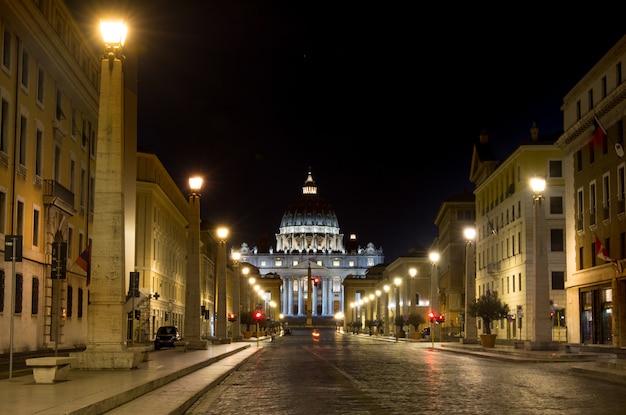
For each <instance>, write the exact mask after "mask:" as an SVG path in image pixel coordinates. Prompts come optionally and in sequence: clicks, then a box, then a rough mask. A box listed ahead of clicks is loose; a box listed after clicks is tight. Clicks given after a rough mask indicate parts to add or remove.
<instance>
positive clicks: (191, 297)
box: [183, 176, 209, 350]
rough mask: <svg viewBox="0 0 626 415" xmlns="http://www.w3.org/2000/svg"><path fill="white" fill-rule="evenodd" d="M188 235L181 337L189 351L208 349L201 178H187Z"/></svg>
mask: <svg viewBox="0 0 626 415" xmlns="http://www.w3.org/2000/svg"><path fill="white" fill-rule="evenodd" d="M189 189H190V193H189V234H188V245H187V246H188V248H187V250H188V252H187V280H186V281H185V284H186V286H187V287H186V289H185V322H184V324H185V329H184V331H183V335H184V336H185V341H188V342H189V345H188V346H187V347H189V348H190V349H201V350H202V349H208V348H209V342H208V341H207V340H202V307H201V297H202V285H201V281H200V280H201V277H200V263H201V257H200V246H201V240H200V223H201V219H200V190H201V189H202V178H201V177H198V176H196V177H190V178H189Z"/></svg>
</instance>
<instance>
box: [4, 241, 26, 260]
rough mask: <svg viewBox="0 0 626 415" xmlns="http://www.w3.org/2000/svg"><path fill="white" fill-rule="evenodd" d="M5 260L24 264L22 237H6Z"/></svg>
mask: <svg viewBox="0 0 626 415" xmlns="http://www.w3.org/2000/svg"><path fill="white" fill-rule="evenodd" d="M14 252H15V254H14ZM4 260H5V261H7V262H11V261H13V260H15V262H22V235H5V236H4Z"/></svg>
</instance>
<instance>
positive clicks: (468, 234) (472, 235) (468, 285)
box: [460, 227, 478, 344]
mask: <svg viewBox="0 0 626 415" xmlns="http://www.w3.org/2000/svg"><path fill="white" fill-rule="evenodd" d="M463 235H464V236H465V241H466V243H465V312H464V314H463V337H462V338H461V339H460V342H461V343H466V344H474V343H478V330H477V328H476V317H474V316H473V315H470V312H469V308H470V304H471V303H472V301H473V300H474V299H475V298H476V262H475V261H476V259H475V258H476V243H475V239H476V229H475V228H473V227H468V228H465V229H464V230H463Z"/></svg>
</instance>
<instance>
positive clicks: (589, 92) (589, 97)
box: [587, 89, 593, 111]
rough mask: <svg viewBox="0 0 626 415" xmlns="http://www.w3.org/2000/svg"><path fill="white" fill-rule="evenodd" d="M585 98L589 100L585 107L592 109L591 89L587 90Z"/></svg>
mask: <svg viewBox="0 0 626 415" xmlns="http://www.w3.org/2000/svg"><path fill="white" fill-rule="evenodd" d="M587 99H588V101H589V102H588V104H589V105H588V106H587V108H588V109H589V111H591V110H592V109H593V89H590V90H589V91H587Z"/></svg>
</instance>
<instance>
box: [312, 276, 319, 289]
mask: <svg viewBox="0 0 626 415" xmlns="http://www.w3.org/2000/svg"><path fill="white" fill-rule="evenodd" d="M319 283H320V278H319V277H315V278H313V285H315V286H316V287H317V284H319Z"/></svg>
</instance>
